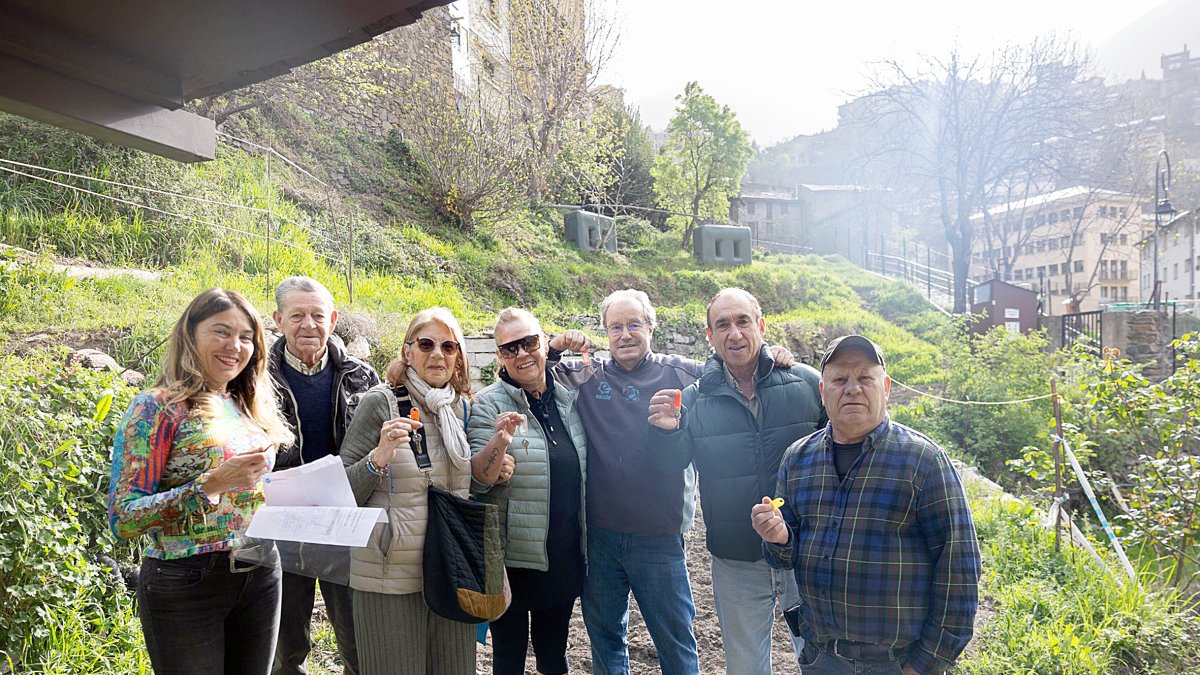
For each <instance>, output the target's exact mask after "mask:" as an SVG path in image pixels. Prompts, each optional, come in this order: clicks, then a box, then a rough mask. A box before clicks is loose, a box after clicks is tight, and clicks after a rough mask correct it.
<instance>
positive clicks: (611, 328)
mask: <svg viewBox="0 0 1200 675" xmlns="http://www.w3.org/2000/svg"><path fill="white" fill-rule="evenodd" d="M641 329H642V324H640V323H638V322H636V321H634V322H633V323H627V324H624V325H622V324H619V323H613V324H609V325H608V329H607V330H608V334H609V335H620V334H621V333H622V332H624V331H629V332H630V333H636V332H638V331H640V330H641Z"/></svg>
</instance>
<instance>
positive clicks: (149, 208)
mask: <svg viewBox="0 0 1200 675" xmlns="http://www.w3.org/2000/svg"><path fill="white" fill-rule="evenodd" d="M0 171H7V172H8V173H13V174H16V175H18V176H24V177H26V178H32V179H33V180H37V181H42V182H44V183H50V184H51V185H57V186H59V187H65V188H67V189H69V190H75V191H76V192H83V193H85V194H89V195H92V196H95V197H99V198H101V199H107V200H109V201H114V202H118V203H121V204H126V205H128V206H132V207H134V208H138V209H145V210H147V211H153V212H155V213H161V214H162V215H165V216H171V217H172V218H179V219H181V220H190V221H192V222H195V223H201V224H203V225H208V226H209V227H214V228H217V229H220V230H225V231H227V232H235V233H237V234H241V235H246V236H249V237H258V238H260V239H264V240H267V241H273V242H275V243H278V244H282V245H283V246H287V247H289V248H294V249H296V250H297V251H308V252H310V253H312V254H313V255H315V256H317V257H320V258H324V259H326V260H328V261H330V262H333V263H337V264H339V265H340V264H343V263H344V262H345V261H344V260H339V259H337V258H333V257H330V256H327V255H325V254H324V253H320V252H319V251H314V250H312V249H311V248H305V247H303V246H297V245H296V244H293V243H291V242H287V241H283V240H282V239H275V238H274V237H270V236H267V235H265V234H259V233H258V232H250V231H248V230H239V229H237V228H236V227H229V226H228V225H221V224H219V223H214V222H211V221H207V220H204V219H202V218H196V217H195V216H188V215H184V214H181V213H173V212H171V211H166V210H164V209H160V208H157V207H154V206H149V205H147V204H139V203H137V202H132V201H129V200H128V199H122V198H120V197H113V196H112V195H106V194H101V193H99V192H96V191H94V190H89V189H87V188H81V187H79V186H78V185H70V184H68V183H62V182H59V181H56V180H51V179H49V178H43V177H42V176H35V175H33V174H30V173H25V172H24V171H18V170H16V169H12V168H9V167H6V166H0Z"/></svg>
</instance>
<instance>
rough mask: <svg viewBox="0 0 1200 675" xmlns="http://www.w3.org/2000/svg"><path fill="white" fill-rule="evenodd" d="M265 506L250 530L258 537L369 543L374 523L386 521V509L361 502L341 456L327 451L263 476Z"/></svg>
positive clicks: (344, 544) (342, 544)
mask: <svg viewBox="0 0 1200 675" xmlns="http://www.w3.org/2000/svg"><path fill="white" fill-rule="evenodd" d="M263 494H264V495H265V496H266V505H264V506H261V507H259V509H258V511H256V512H255V513H254V518H253V519H252V520H251V521H250V527H249V528H247V529H246V536H248V537H253V538H255V539H278V540H282V541H303V542H311V543H315V544H332V545H336V546H366V545H367V540H368V539H370V537H371V529H372V528H373V527H374V526H375V523H379V522H387V515H386V514H385V513H384V511H383V509H377V508H365V507H359V506H358V505H357V502H355V500H354V492H353V491H352V490H351V489H350V481H349V480H348V479H347V478H346V469H345V468H344V467H343V466H342V459H341V458H340V457H337V456H334V455H327V456H325V457H322V458H321V459H319V460H317V461H315V462H309V463H308V464H302V465H300V466H298V467H295V468H293V469H286V470H284V471H276V472H272V473H269V474H267V475H266V476H265V477H264V478H263Z"/></svg>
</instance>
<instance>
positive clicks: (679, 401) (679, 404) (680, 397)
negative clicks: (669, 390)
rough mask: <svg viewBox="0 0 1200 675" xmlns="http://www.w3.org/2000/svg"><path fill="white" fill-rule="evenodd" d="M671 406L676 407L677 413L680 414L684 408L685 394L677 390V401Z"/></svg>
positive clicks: (672, 402)
mask: <svg viewBox="0 0 1200 675" xmlns="http://www.w3.org/2000/svg"><path fill="white" fill-rule="evenodd" d="M671 405H672V406H674V408H675V412H679V411H680V409H681V408H683V392H682V391H681V390H678V389H677V390H675V400H673V401H671Z"/></svg>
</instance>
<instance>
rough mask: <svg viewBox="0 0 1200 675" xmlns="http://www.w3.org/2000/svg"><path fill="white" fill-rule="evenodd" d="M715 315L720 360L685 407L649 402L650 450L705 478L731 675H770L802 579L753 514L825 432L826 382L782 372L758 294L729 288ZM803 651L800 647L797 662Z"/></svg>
mask: <svg viewBox="0 0 1200 675" xmlns="http://www.w3.org/2000/svg"><path fill="white" fill-rule="evenodd" d="M707 314H708V318H707V323H708V325H707V328H706V330H705V333H706V335H707V336H708V342H709V344H710V345H712V348H713V352H714V354H713V355H712V356H711V357H709V359H708V362H707V363H705V365H704V372H703V374H702V375H701V376H700V380H699V381H698V382H696V383H695V384H693V385H691V386H689V387H687V388H686V389H684V390H683V393H682V397H681V401H680V403H681V404H682V405H681V406H680V407H676V405H675V400H676V396H678V395H679V390H677V389H664V390H661V391H659V392H657V393H656V394H655V395H654V396H653V397H652V398H651V399H650V411H649V413H650V414H649V423H650V427H649V430H648V432H647V440H646V447H647V448H655V449H656V453H655V457H656V459H657V461H658V462H659V464H660V466H662V467H663V468H664V470H666V469H679V468H682V467H684V466H687V465H688V464H689V463H690V464H693V465H694V466H695V468H696V471H697V472H698V473H699V480H700V506H701V509H702V511H703V513H704V522H705V525H706V527H707V537H706V544H707V546H708V550H709V553H711V554H712V580H713V599H714V601H715V604H716V609H717V620H718V622H719V623H720V626H721V637H722V642H723V644H724V649H725V662H726V672H727V673H730V674H731V675H733V674H736V675H770V673H771V630H772V626H773V624H774V621H775V605H776V603H777V602H778V603H779V605H780V606H779V609H780V610H783V609H787V608H788V607H790V606H791V605H792V604H793V603H795V602H796V600H797V598H798V593H797V590H796V580H795V578H794V577H792V576H790V575H788V574H786V570H783V571H781V570H775V569H772V568H770V567H768V566H767V564H766V562H765V561H764V560H763V555H762V545H761V539H760V538H759V536H758V534H757V533H755V531H754V528H753V527H752V526H751V523H750V519H749V518H747V517H746V514H747V513H748V510H749V509H750V508H751V507H753V506H754V504H757V503H759V501H760V500H761V499H762V497H764V496H767V495H771V494H772V493H773V491H774V490H775V484H776V480H777V479H778V476H779V464H780V461H781V460H782V458H783V454H784V452H785V451H786V450H787V448H788V446H790V445H791V444H792V443H794V442H795V441H797V440H799V439H801V438H804V437H805V436H808V435H809V434H811V433H813V432H814V431H816V430H818V429H820V428H822V427H824V426H825V422H826V417H825V411H824V409H823V408H822V407H821V396H820V391H819V382H820V374H819V373H817V371H816V370H815V369H814V368H812V367H811V366H807V365H803V364H797V365H794V366H792V367H791V368H775V367H774V364H773V361H772V358H771V353H770V350H768V349H767V347H766V345H765V343H764V342H763V335H764V333H765V332H766V321H765V320H764V319H763V315H762V307H761V306H760V305H759V303H758V300H757V299H756V298H755V297H754V296H753V295H751V294H750V293H748V292H746V291H744V290H742V289H740V288H726V289H722V290H721V291H720V292H718V293H717V294H716V295H715V296H713V299H712V300H711V301H710V302H709V303H708V310H707ZM803 646H804V643H803V640H800V639H799V638H793V644H792V647H793V649H794V650H795V652H796V654H797V656H799V653H800V650H801V649H803Z"/></svg>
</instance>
